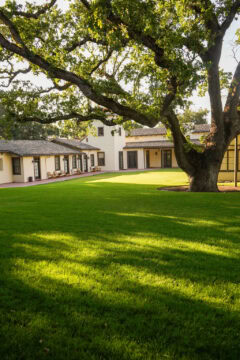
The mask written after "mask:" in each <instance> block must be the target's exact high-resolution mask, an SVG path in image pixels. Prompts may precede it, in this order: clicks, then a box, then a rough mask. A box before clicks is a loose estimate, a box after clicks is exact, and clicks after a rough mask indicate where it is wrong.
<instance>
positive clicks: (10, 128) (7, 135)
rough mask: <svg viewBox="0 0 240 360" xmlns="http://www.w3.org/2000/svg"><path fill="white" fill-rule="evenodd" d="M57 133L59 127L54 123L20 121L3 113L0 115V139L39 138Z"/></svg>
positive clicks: (58, 133) (45, 137) (56, 134)
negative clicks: (43, 123)
mask: <svg viewBox="0 0 240 360" xmlns="http://www.w3.org/2000/svg"><path fill="white" fill-rule="evenodd" d="M59 135H60V132H59V128H58V127H57V126H56V125H52V124H49V125H42V124H39V123H36V122H28V123H24V122H23V123H20V122H19V121H16V120H14V119H13V118H10V117H6V116H4V115H2V116H1V117H0V139H8V140H40V139H47V138H48V137H49V136H59Z"/></svg>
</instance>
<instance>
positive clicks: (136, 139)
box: [126, 135, 170, 142]
mask: <svg viewBox="0 0 240 360" xmlns="http://www.w3.org/2000/svg"><path fill="white" fill-rule="evenodd" d="M163 140H165V141H170V140H169V138H168V137H167V135H148V136H127V137H126V142H142V141H163Z"/></svg>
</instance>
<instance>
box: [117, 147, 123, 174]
mask: <svg viewBox="0 0 240 360" xmlns="http://www.w3.org/2000/svg"><path fill="white" fill-rule="evenodd" d="M118 156H119V170H123V151H119V153H118Z"/></svg>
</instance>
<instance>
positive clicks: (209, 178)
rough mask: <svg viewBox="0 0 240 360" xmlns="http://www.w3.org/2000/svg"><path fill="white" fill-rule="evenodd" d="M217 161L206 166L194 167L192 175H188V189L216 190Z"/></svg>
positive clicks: (196, 190) (197, 190)
mask: <svg viewBox="0 0 240 360" xmlns="http://www.w3.org/2000/svg"><path fill="white" fill-rule="evenodd" d="M219 170H220V165H219V164H218V163H211V164H207V166H206V167H200V168H199V169H196V171H195V173H194V175H191V176H189V180H190V185H189V191H193V192H218V191H219V190H218V186H217V181H218V173H219Z"/></svg>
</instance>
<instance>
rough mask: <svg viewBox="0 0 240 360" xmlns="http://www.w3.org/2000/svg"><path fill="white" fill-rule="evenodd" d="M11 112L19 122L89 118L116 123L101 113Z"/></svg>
mask: <svg viewBox="0 0 240 360" xmlns="http://www.w3.org/2000/svg"><path fill="white" fill-rule="evenodd" d="M9 113H10V114H11V116H13V117H14V119H16V120H17V121H19V122H21V123H25V122H32V121H36V122H38V123H40V124H51V123H54V122H57V121H64V120H73V119H75V120H77V121H78V122H83V121H90V120H100V121H101V122H103V123H106V124H108V125H109V126H113V125H116V124H115V123H114V122H113V121H111V120H107V119H106V117H104V116H103V115H99V114H97V113H90V114H88V115H81V114H78V113H76V112H72V113H70V114H65V115H58V116H53V117H50V116H47V117H44V116H42V117H36V116H30V117H29V116H26V117H25V116H19V115H18V114H16V113H13V112H9Z"/></svg>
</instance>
